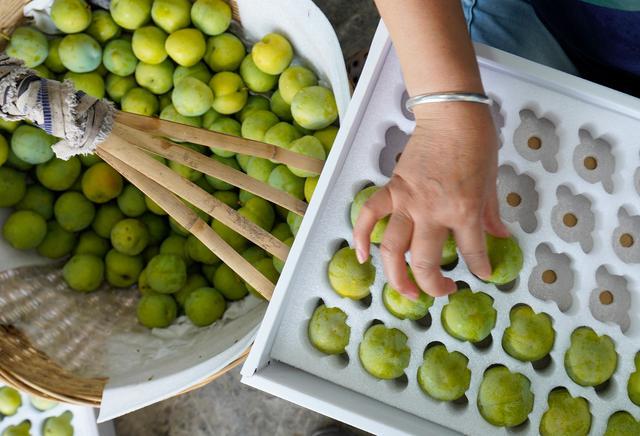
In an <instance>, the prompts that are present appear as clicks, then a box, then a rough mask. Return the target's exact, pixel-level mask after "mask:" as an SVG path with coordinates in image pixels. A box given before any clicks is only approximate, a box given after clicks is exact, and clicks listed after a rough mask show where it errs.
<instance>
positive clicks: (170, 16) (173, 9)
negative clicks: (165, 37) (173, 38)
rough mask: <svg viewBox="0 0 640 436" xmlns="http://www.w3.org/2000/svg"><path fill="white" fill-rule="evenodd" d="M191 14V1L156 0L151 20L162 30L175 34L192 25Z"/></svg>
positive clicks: (152, 8)
mask: <svg viewBox="0 0 640 436" xmlns="http://www.w3.org/2000/svg"><path fill="white" fill-rule="evenodd" d="M190 12H191V2H189V0H155V1H154V2H153V6H152V7H151V18H152V19H153V22H154V23H156V24H157V25H158V26H159V27H161V28H162V30H164V31H165V32H167V33H173V32H175V31H176V30H180V29H182V28H185V27H187V26H188V25H189V24H191V17H190Z"/></svg>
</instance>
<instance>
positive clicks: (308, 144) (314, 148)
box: [289, 135, 327, 177]
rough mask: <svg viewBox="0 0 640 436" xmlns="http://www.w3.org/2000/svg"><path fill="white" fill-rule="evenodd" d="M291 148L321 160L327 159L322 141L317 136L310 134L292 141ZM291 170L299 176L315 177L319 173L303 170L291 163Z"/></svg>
mask: <svg viewBox="0 0 640 436" xmlns="http://www.w3.org/2000/svg"><path fill="white" fill-rule="evenodd" d="M289 150H291V151H295V152H296V153H300V154H303V155H305V156H309V157H313V158H315V159H320V160H325V158H326V157H327V155H326V153H325V151H324V148H323V147H322V143H321V142H320V141H319V140H318V139H317V138H316V137H314V136H310V135H307V136H303V137H302V138H298V139H296V140H294V141H292V142H291V143H290V144H289ZM289 170H290V171H291V172H292V173H293V174H295V175H296V176H298V177H314V176H317V175H318V174H317V173H314V172H311V171H306V170H301V169H298V168H295V167H293V166H291V165H289Z"/></svg>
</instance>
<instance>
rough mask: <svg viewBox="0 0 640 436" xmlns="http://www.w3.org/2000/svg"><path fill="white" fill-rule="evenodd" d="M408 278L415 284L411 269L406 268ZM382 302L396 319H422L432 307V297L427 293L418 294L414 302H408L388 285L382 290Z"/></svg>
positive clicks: (407, 299)
mask: <svg viewBox="0 0 640 436" xmlns="http://www.w3.org/2000/svg"><path fill="white" fill-rule="evenodd" d="M407 270H408V273H409V278H410V279H411V280H412V281H413V282H414V283H415V279H414V278H413V273H412V272H411V268H408V267H407ZM382 302H383V303H384V307H386V308H387V310H388V311H389V313H391V314H392V315H393V316H395V317H396V318H400V319H410V320H418V319H420V318H424V317H425V316H426V315H427V313H428V312H429V308H430V307H431V306H432V305H433V297H432V296H431V295H429V294H427V293H425V292H424V291H423V292H420V295H419V296H418V298H417V299H416V300H410V299H409V298H407V297H405V296H404V295H402V294H401V293H400V292H398V291H397V290H396V289H394V288H393V287H392V286H391V285H390V284H389V283H386V284H385V285H384V288H382Z"/></svg>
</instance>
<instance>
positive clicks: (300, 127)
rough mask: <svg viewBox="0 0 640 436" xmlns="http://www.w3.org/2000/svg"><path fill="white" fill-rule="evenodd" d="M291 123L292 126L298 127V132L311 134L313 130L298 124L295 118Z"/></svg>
mask: <svg viewBox="0 0 640 436" xmlns="http://www.w3.org/2000/svg"><path fill="white" fill-rule="evenodd" d="M291 124H293V127H295V128H296V129H298V131H299V132H300V133H302V134H303V135H313V130H310V129H305V128H304V127H302V126H301V125H300V124H298V122H297V121H296V120H293V122H292V123H291Z"/></svg>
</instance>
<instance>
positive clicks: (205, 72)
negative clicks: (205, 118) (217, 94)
mask: <svg viewBox="0 0 640 436" xmlns="http://www.w3.org/2000/svg"><path fill="white" fill-rule="evenodd" d="M185 77H193V78H194V79H198V80H200V81H201V82H204V83H209V80H211V77H212V74H211V71H209V68H207V66H206V65H205V64H204V62H202V61H200V62H198V63H197V64H195V65H191V66H190V67H183V66H182V65H178V66H177V67H176V69H175V70H174V71H173V83H174V84H176V83H178V82H179V81H180V80H182V79H184V78H185ZM211 121H213V120H211Z"/></svg>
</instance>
